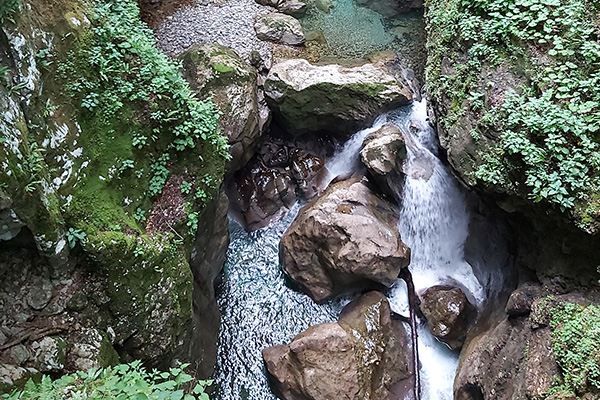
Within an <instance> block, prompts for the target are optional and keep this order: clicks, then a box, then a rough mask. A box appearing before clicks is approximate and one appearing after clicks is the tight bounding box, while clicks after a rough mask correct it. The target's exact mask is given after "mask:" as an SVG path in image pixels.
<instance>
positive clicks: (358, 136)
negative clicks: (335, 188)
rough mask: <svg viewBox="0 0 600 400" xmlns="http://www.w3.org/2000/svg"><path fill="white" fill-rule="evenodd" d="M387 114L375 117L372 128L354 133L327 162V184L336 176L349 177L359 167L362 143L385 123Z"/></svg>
mask: <svg viewBox="0 0 600 400" xmlns="http://www.w3.org/2000/svg"><path fill="white" fill-rule="evenodd" d="M387 117H388V116H387V114H383V115H380V116H379V117H377V119H376V120H375V122H374V123H373V126H371V127H370V128H366V129H363V130H362V131H358V132H356V133H355V134H354V135H352V137H351V138H350V139H348V141H347V142H346V143H344V146H343V147H342V148H341V149H340V150H339V151H338V152H336V154H335V155H334V156H333V157H331V159H330V160H329V161H328V162H327V170H328V172H329V175H328V179H327V183H329V182H331V181H332V180H333V179H335V178H336V177H338V176H341V177H345V176H349V175H351V174H352V173H353V172H354V171H356V169H357V168H358V166H359V153H360V149H361V147H362V145H363V142H364V141H365V139H366V138H367V136H369V135H370V134H371V133H373V132H375V131H377V129H379V128H381V127H382V126H383V125H384V124H385V123H386V122H387Z"/></svg>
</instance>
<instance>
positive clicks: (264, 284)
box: [215, 100, 485, 400]
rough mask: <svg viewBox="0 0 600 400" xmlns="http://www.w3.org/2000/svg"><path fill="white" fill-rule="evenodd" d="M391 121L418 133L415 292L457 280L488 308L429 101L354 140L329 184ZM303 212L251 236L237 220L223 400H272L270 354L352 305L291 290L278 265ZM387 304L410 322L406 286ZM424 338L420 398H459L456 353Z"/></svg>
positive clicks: (410, 215) (403, 228)
mask: <svg viewBox="0 0 600 400" xmlns="http://www.w3.org/2000/svg"><path fill="white" fill-rule="evenodd" d="M386 122H391V123H395V124H396V125H398V126H399V127H401V128H402V129H403V130H404V131H407V132H410V133H409V135H408V136H407V137H406V141H407V147H408V152H407V153H408V159H407V162H406V163H405V172H406V174H407V178H406V182H405V185H404V189H403V204H402V208H401V215H400V223H399V226H398V230H399V233H400V235H401V237H402V240H403V241H404V242H405V243H406V244H407V245H408V246H409V247H411V250H412V261H411V265H410V267H409V268H410V269H411V272H412V275H413V279H414V283H415V287H416V289H417V291H419V290H422V289H425V288H428V287H430V286H433V285H436V284H440V283H448V282H449V281H454V282H458V283H459V284H460V285H462V286H463V287H464V288H465V289H466V290H467V292H469V293H470V294H471V295H472V297H473V298H474V299H475V302H476V303H477V305H481V303H482V302H483V301H484V300H485V293H484V291H483V288H482V286H481V284H480V283H479V280H478V279H477V278H476V277H475V275H474V274H473V271H472V268H471V266H470V265H469V264H468V263H467V262H466V261H465V260H464V248H463V247H464V243H465V240H466V238H467V236H468V233H469V230H468V228H469V221H470V213H469V211H468V209H467V205H466V202H465V198H464V195H463V192H462V190H461V188H460V187H459V185H458V183H457V182H456V180H455V179H454V177H453V176H452V175H451V174H450V171H449V169H448V167H446V166H445V165H444V164H442V162H441V161H440V160H439V159H438V158H437V148H438V147H437V146H438V144H437V139H436V136H435V132H434V131H433V129H432V128H431V127H430V126H429V123H428V120H427V105H426V102H425V100H423V101H421V102H415V103H413V105H412V106H408V107H403V108H401V109H399V110H395V111H392V112H390V113H387V114H384V115H382V116H380V117H379V118H378V119H377V120H376V122H375V123H374V125H373V127H370V128H368V129H365V130H362V131H360V132H358V133H356V134H355V135H354V137H352V138H351V139H349V141H348V142H347V143H346V144H345V145H344V146H343V147H342V148H341V149H340V150H339V151H338V153H337V155H334V157H332V158H331V159H330V160H329V161H328V163H327V167H328V169H329V170H330V172H331V176H332V177H335V176H337V175H345V174H347V173H349V172H352V171H353V169H354V168H356V165H357V163H358V153H359V151H360V148H361V144H362V142H363V140H364V139H365V138H366V137H367V136H368V135H369V134H370V133H372V132H374V131H375V130H376V128H377V127H380V126H381V125H383V124H384V123H386ZM299 207H300V206H299V205H297V206H296V207H295V208H294V209H293V210H292V212H290V213H289V214H288V215H287V217H286V218H285V219H284V220H282V221H280V222H279V223H277V224H275V225H274V226H272V227H270V228H265V229H263V230H260V231H257V232H253V233H247V232H245V231H244V230H243V229H242V228H241V227H240V226H239V225H238V224H237V223H235V222H231V225H230V230H231V245H230V248H229V253H228V261H227V265H226V269H225V277H224V283H223V284H222V286H221V288H220V295H219V299H218V301H219V306H220V309H221V312H222V323H221V334H220V338H219V354H218V367H217V374H216V383H217V386H218V392H217V394H216V396H215V398H216V399H221V400H233V399H252V400H259V399H274V398H275V397H274V396H273V395H272V394H271V392H270V390H269V387H268V384H267V381H266V378H265V374H264V367H263V363H262V357H261V351H262V349H263V348H264V347H268V346H272V345H276V344H281V343H289V341H290V340H291V339H292V338H293V337H294V336H295V335H297V334H298V333H300V332H302V331H303V330H305V329H307V328H308V327H309V326H311V325H314V324H318V323H322V322H329V321H334V320H336V319H337V316H338V314H339V312H340V311H341V309H342V306H343V305H344V304H345V303H346V302H347V301H348V300H340V301H336V302H330V303H328V304H324V305H317V304H315V303H314V302H313V301H312V300H311V299H310V298H309V297H308V296H306V295H304V294H301V293H298V292H295V291H293V290H291V289H289V288H288V287H287V286H285V283H284V278H283V274H282V272H281V267H280V265H279V257H278V250H279V240H280V238H281V236H282V235H283V233H284V231H285V229H287V227H288V226H289V225H290V224H291V222H292V221H293V218H294V217H295V215H296V214H297V212H298V210H299ZM480 278H481V277H480ZM483 279H484V280H485V277H483ZM389 298H390V303H391V305H392V308H393V309H394V311H396V312H398V313H400V314H404V315H407V312H408V305H407V301H406V298H407V297H406V286H405V285H404V282H403V281H401V280H399V281H398V282H397V283H396V284H395V286H394V287H393V288H392V290H391V291H390V293H389ZM418 334H419V355H420V361H421V384H422V391H423V396H422V398H423V399H424V400H450V399H452V384H453V380H454V375H455V372H456V368H457V366H458V355H457V354H456V353H454V352H451V351H450V350H449V349H448V348H447V347H446V346H445V345H443V344H441V343H440V342H438V341H437V340H436V339H435V338H434V337H433V336H432V335H431V334H430V333H429V331H428V330H427V328H426V326H425V325H423V324H421V325H420V326H419V332H418Z"/></svg>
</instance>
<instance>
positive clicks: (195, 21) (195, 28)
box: [155, 0, 275, 60]
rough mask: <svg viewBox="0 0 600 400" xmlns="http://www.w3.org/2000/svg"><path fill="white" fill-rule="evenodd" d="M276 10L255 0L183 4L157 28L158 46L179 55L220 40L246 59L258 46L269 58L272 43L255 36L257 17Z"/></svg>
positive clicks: (259, 50)
mask: <svg viewBox="0 0 600 400" xmlns="http://www.w3.org/2000/svg"><path fill="white" fill-rule="evenodd" d="M273 11H275V9H273V8H271V7H266V6H262V5H259V4H257V3H256V2H255V1H254V0H230V1H228V2H226V3H224V4H221V5H218V4H208V5H196V6H192V7H186V8H182V9H180V10H178V11H176V12H175V13H174V14H173V15H171V16H169V17H168V18H167V19H166V20H165V21H163V22H162V23H161V24H160V25H159V26H158V28H157V29H156V30H155V35H156V38H157V41H158V47H159V48H160V49H161V50H162V51H163V52H165V53H166V54H168V55H170V56H173V57H176V56H179V55H180V54H181V53H183V52H185V51H186V50H187V49H189V48H190V47H191V46H193V45H195V44H199V43H218V44H220V45H223V46H227V47H230V48H232V49H234V50H235V51H236V52H237V53H238V54H239V55H240V56H241V57H242V58H244V59H246V60H248V59H249V56H250V53H251V52H252V50H257V51H258V52H259V53H260V54H261V56H262V57H263V59H270V58H271V47H270V45H269V44H268V43H266V42H263V41H261V40H259V39H258V38H257V37H256V33H255V32H254V18H255V17H256V15H258V14H265V13H269V12H273Z"/></svg>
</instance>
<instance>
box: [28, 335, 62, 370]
mask: <svg viewBox="0 0 600 400" xmlns="http://www.w3.org/2000/svg"><path fill="white" fill-rule="evenodd" d="M31 348H32V349H33V351H35V356H34V365H35V367H36V369H38V370H40V371H41V372H60V371H61V370H62V369H63V368H64V367H65V361H66V357H67V344H66V342H65V340H64V339H62V338H61V337H50V336H46V337H44V338H43V339H42V340H40V341H37V342H34V343H33V344H32V345H31Z"/></svg>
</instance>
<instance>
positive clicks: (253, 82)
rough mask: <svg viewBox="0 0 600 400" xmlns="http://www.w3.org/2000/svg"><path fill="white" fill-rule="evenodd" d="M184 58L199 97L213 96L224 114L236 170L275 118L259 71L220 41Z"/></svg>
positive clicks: (198, 47) (186, 73) (195, 49)
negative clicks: (268, 103) (261, 84)
mask: <svg viewBox="0 0 600 400" xmlns="http://www.w3.org/2000/svg"><path fill="white" fill-rule="evenodd" d="M180 58H181V59H182V61H183V68H184V76H185V77H186V79H187V80H188V82H189V83H190V85H191V87H192V89H193V90H194V91H195V92H196V93H197V96H199V97H200V98H202V99H205V98H208V97H210V98H212V101H213V102H215V103H216V104H217V105H218V107H219V109H220V111H221V113H222V115H221V117H220V118H219V124H220V125H221V128H222V131H223V133H224V134H225V135H226V136H227V140H228V142H229V146H230V147H229V154H231V160H230V161H229V163H228V170H229V171H232V172H233V171H236V170H237V169H239V168H241V167H243V166H244V165H246V163H247V162H248V161H249V160H250V158H252V155H253V154H254V152H255V151H256V150H257V147H258V146H257V144H258V139H259V138H260V136H261V135H262V134H263V132H264V131H265V128H266V127H267V126H268V122H269V121H270V117H271V113H270V110H269V108H268V107H267V105H266V102H265V98H264V93H263V91H262V89H261V88H259V86H258V73H257V72H256V70H255V69H254V68H253V67H252V66H250V65H249V64H248V63H246V62H245V61H244V60H243V59H242V58H241V57H240V56H239V55H237V54H236V53H235V51H233V50H232V49H230V48H227V47H225V46H221V45H218V44H201V45H196V46H194V47H193V48H192V49H190V50H188V51H187V52H186V53H184V54H183V55H182V56H181V57H180Z"/></svg>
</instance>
